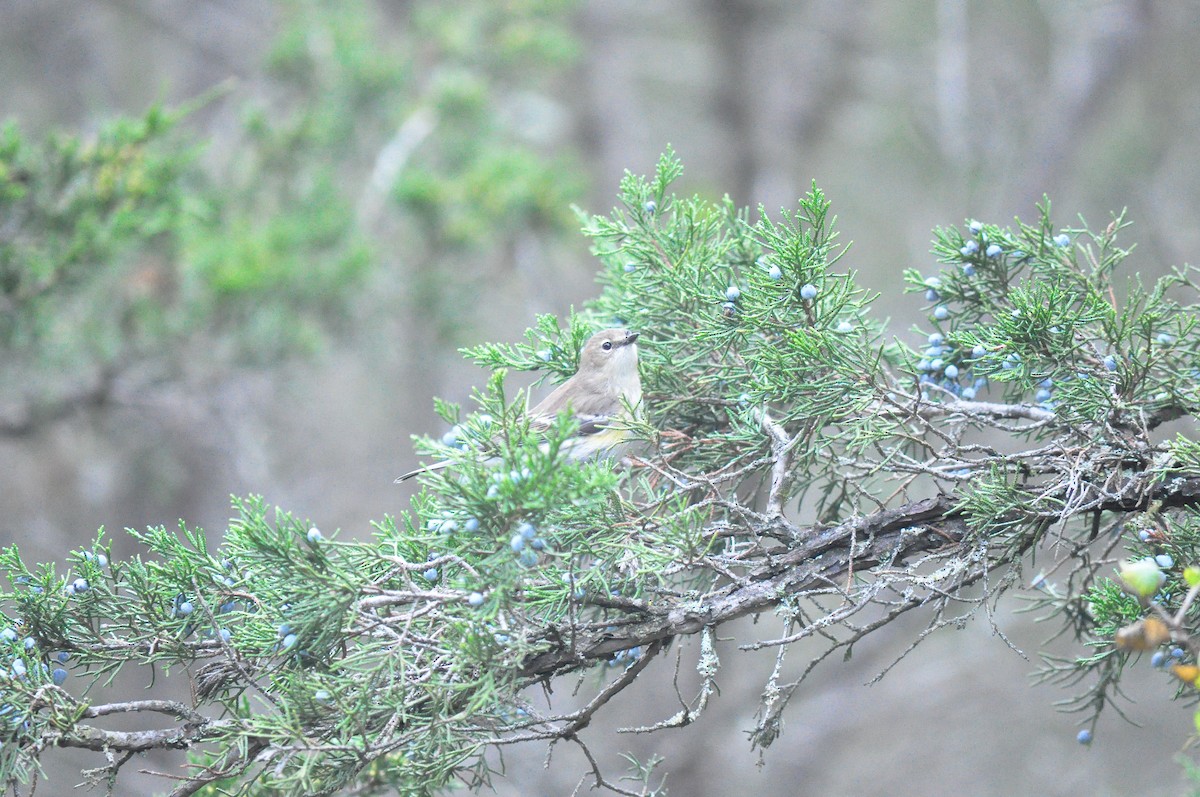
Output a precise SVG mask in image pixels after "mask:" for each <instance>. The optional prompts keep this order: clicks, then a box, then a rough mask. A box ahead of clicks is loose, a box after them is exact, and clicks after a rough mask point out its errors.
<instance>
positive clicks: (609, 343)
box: [600, 340, 612, 351]
mask: <svg viewBox="0 0 1200 797" xmlns="http://www.w3.org/2000/svg"><path fill="white" fill-rule="evenodd" d="M600 348H602V349H604V350H605V351H608V350H609V349H611V348H612V341H611V340H606V341H604V343H603V344H601V346H600Z"/></svg>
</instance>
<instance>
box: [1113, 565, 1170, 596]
mask: <svg viewBox="0 0 1200 797" xmlns="http://www.w3.org/2000/svg"><path fill="white" fill-rule="evenodd" d="M1117 575H1118V576H1120V578H1121V581H1122V582H1123V583H1124V584H1125V587H1126V588H1127V589H1128V590H1129V591H1130V592H1132V593H1133V594H1134V595H1137V596H1138V597H1141V598H1149V597H1150V596H1152V595H1153V594H1154V593H1156V592H1158V590H1159V589H1160V588H1161V587H1162V585H1163V584H1165V583H1166V582H1167V576H1166V575H1165V574H1164V573H1163V572H1162V571H1161V570H1159V569H1158V563H1157V562H1155V561H1154V559H1152V558H1150V557H1146V558H1144V559H1132V560H1127V561H1124V562H1122V563H1121V566H1120V567H1119V568H1118V569H1117Z"/></svg>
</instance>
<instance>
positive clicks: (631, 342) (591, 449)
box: [396, 328, 642, 484]
mask: <svg viewBox="0 0 1200 797" xmlns="http://www.w3.org/2000/svg"><path fill="white" fill-rule="evenodd" d="M638 337H639V333H637V332H633V331H630V330H626V329H620V328H615V329H605V330H601V331H600V332H597V333H596V334H594V335H592V336H591V337H590V338H588V340H587V342H586V343H584V344H583V349H582V350H581V351H580V353H579V368H578V370H576V371H575V374H574V375H573V376H572V377H571V378H570V379H568V380H567V381H566V382H563V383H562V384H561V385H559V386H558V387H557V388H555V389H554V391H553V392H552V393H551V394H550V395H548V396H546V398H544V399H542V401H541V402H539V403H538V405H537V406H536V407H534V408H533V409H531V410H528V411H527V412H526V413H525V415H526V418H527V419H528V421H529V426H530V428H531V429H534V430H535V431H541V432H544V431H546V430H548V429H549V428H550V426H551V424H553V423H554V419H555V418H556V417H557V416H558V415H559V414H560V413H563V412H567V413H570V415H571V417H572V418H573V419H574V420H575V422H576V423H577V424H578V429H577V431H576V432H575V434H574V436H572V437H571V438H569V439H568V440H566V441H565V442H564V443H563V445H562V448H561V449H560V450H562V451H563V452H565V453H566V455H567V456H568V457H569V458H570V459H575V460H583V459H592V458H595V457H599V456H605V455H609V456H611V455H613V454H615V453H617V452H618V451H619V450H620V449H621V448H622V447H623V444H624V443H625V442H626V441H627V440H628V437H629V432H628V430H627V429H624V428H622V427H621V426H620V425H619V422H620V421H621V420H623V419H628V418H629V410H630V409H631V408H632V409H634V410H635V411H636V409H637V407H638V406H639V405H640V403H641V400H642V378H641V376H640V375H639V373H638V353H637V340H638ZM614 422H618V423H616V424H614ZM450 464H451V463H450V460H444V461H442V462H435V463H433V464H431V465H425V466H423V467H420V468H417V469H415V470H411V471H409V472H408V473H405V474H404V475H403V476H400V477H399V478H397V479H396V483H397V484H399V483H400V482H402V481H405V480H406V479H411V478H412V477H413V476H417V475H419V474H422V473H431V472H433V471H438V470H441V469H442V468H445V467H448V466H449V465H450Z"/></svg>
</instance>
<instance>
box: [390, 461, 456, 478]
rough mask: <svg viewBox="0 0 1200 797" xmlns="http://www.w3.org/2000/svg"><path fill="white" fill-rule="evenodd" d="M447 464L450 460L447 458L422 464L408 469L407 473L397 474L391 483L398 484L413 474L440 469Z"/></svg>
mask: <svg viewBox="0 0 1200 797" xmlns="http://www.w3.org/2000/svg"><path fill="white" fill-rule="evenodd" d="M449 465H450V460H448V459H445V460H442V461H441V462H434V463H433V464H432V465H424V466H422V467H419V468H417V469H416V470H410V471H409V472H408V473H405V474H404V475H402V476H398V477H397V478H396V481H395V482H393V484H399V483H400V482H402V481H405V480H407V479H411V478H412V477H413V476H419V475H421V474H422V473H433V472H434V471H438V470H441V469H442V468H445V467H448V466H449Z"/></svg>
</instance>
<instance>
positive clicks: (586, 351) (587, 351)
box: [579, 329, 638, 382]
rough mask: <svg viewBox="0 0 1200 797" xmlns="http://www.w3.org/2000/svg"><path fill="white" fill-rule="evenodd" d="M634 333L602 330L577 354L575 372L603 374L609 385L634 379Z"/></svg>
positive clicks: (635, 334)
mask: <svg viewBox="0 0 1200 797" xmlns="http://www.w3.org/2000/svg"><path fill="white" fill-rule="evenodd" d="M637 339H638V333H636V332H631V331H629V330H627V329H605V330H602V331H600V332H597V333H596V334H595V335H592V336H591V337H590V338H588V341H587V343H585V344H583V351H582V352H580V354H579V372H580V373H585V374H603V375H604V376H606V377H607V378H608V379H609V381H612V382H621V381H624V380H625V379H632V378H636V377H637Z"/></svg>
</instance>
